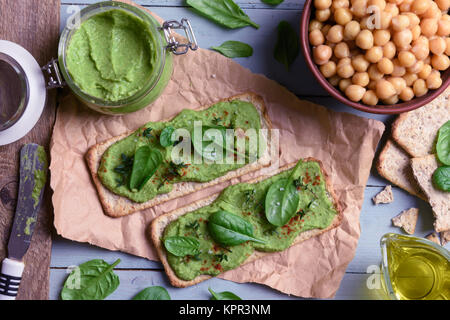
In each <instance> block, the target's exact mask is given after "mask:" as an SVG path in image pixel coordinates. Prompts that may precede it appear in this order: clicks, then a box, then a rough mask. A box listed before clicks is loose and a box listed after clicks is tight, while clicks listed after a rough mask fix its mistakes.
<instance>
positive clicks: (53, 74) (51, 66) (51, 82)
mask: <svg viewBox="0 0 450 320" xmlns="http://www.w3.org/2000/svg"><path fill="white" fill-rule="evenodd" d="M42 71H44V74H45V75H46V77H47V80H48V81H47V85H46V87H47V89H54V88H62V87H64V86H65V85H66V83H65V82H64V80H63V78H62V76H61V72H60V71H59V67H58V60H56V59H53V60H52V61H50V62H49V63H47V64H46V65H45V66H43V67H42Z"/></svg>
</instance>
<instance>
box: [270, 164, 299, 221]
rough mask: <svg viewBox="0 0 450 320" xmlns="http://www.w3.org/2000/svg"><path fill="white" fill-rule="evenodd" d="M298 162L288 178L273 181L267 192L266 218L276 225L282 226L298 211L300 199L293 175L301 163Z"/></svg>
mask: <svg viewBox="0 0 450 320" xmlns="http://www.w3.org/2000/svg"><path fill="white" fill-rule="evenodd" d="M300 163H301V161H299V162H298V163H297V165H296V166H295V168H294V169H293V171H292V173H291V175H290V176H289V178H287V179H280V180H278V181H276V182H275V183H273V184H272V185H271V186H270V187H269V190H268V191H267V194H266V200H265V209H266V218H267V220H268V221H269V222H270V223H271V224H272V225H274V226H277V227H282V226H284V225H285V224H286V223H288V222H289V220H290V219H291V218H292V217H293V216H294V215H295V214H296V213H297V206H298V202H299V200H300V197H299V195H298V191H297V188H296V187H295V185H294V178H293V175H294V173H295V171H296V170H297V168H298V166H299V165H300Z"/></svg>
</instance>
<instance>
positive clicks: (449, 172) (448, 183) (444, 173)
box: [433, 166, 450, 192]
mask: <svg viewBox="0 0 450 320" xmlns="http://www.w3.org/2000/svg"><path fill="white" fill-rule="evenodd" d="M433 182H434V184H435V186H436V187H437V188H439V189H440V190H442V191H447V192H450V166H442V167H439V168H437V169H436V170H435V171H434V173H433Z"/></svg>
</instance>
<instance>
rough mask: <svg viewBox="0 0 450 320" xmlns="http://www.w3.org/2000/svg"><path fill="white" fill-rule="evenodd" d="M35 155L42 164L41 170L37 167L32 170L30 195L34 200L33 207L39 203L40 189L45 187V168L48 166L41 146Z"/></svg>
mask: <svg viewBox="0 0 450 320" xmlns="http://www.w3.org/2000/svg"><path fill="white" fill-rule="evenodd" d="M37 156H38V160H39V162H40V163H41V165H42V168H44V169H43V170H40V169H37V170H34V172H33V175H34V187H33V191H32V192H31V197H32V198H33V200H34V207H35V208H36V207H37V206H38V204H39V199H40V197H41V192H42V189H43V188H44V187H45V184H46V183H47V170H46V168H47V167H48V161H47V154H46V153H45V150H44V148H43V147H42V146H39V147H38V148H37Z"/></svg>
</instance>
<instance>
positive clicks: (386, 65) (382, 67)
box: [377, 58, 394, 74]
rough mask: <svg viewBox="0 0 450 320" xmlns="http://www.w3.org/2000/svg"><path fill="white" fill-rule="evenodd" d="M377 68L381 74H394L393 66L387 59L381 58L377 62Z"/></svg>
mask: <svg viewBox="0 0 450 320" xmlns="http://www.w3.org/2000/svg"><path fill="white" fill-rule="evenodd" d="M377 68H378V70H379V71H380V72H381V73H383V74H391V73H392V72H394V64H393V63H392V61H391V60H390V59H388V58H382V59H381V60H380V61H378V64H377Z"/></svg>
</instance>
